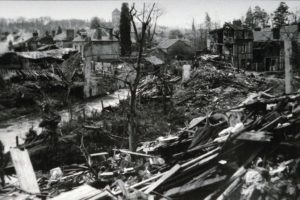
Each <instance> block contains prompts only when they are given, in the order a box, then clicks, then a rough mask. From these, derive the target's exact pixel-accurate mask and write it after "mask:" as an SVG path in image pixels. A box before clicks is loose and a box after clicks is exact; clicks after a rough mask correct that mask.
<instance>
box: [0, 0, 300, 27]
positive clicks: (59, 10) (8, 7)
mask: <svg viewBox="0 0 300 200" xmlns="http://www.w3.org/2000/svg"><path fill="white" fill-rule="evenodd" d="M122 2H123V1H119V0H116V1H84V2H83V1H71V0H70V1H59V3H58V1H40V0H37V1H0V17H5V18H17V17H25V18H37V17H42V16H49V17H51V18H53V19H71V18H76V19H86V20H90V19H91V18H92V17H93V16H98V17H100V18H102V19H105V20H106V21H110V20H111V13H112V11H113V10H114V9H115V8H118V9H119V10H120V9H121V4H122ZM128 2H129V4H131V3H133V2H134V1H128ZM144 2H146V3H153V2H157V3H158V4H159V7H160V8H162V9H163V10H164V14H163V15H162V16H161V17H160V19H159V24H160V25H164V26H168V27H172V28H175V27H176V28H178V27H179V28H190V27H191V23H192V20H193V18H194V19H195V23H196V24H200V23H202V22H203V21H204V18H205V12H208V13H209V15H210V16H211V18H212V20H213V21H216V22H219V23H221V24H223V23H224V22H228V21H232V20H234V19H240V18H241V17H242V16H244V15H245V14H246V11H247V10H248V8H249V7H250V6H251V7H252V8H254V7H255V6H256V5H259V6H260V7H261V8H263V9H265V10H266V11H267V12H268V13H270V12H273V11H274V10H275V9H276V8H277V7H278V5H279V3H280V1H279V0H244V1H239V0H210V1H204V0H186V1H179V0H158V1H152V0H149V1H135V3H136V4H137V6H141V5H142V4H143V3H144ZM285 2H287V5H288V6H289V7H290V10H291V11H295V10H300V1H285Z"/></svg>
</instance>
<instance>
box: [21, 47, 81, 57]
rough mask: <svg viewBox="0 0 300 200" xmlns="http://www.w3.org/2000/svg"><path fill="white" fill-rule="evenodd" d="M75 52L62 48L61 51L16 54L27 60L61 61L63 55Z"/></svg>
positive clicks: (71, 49)
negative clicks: (48, 59) (50, 59)
mask: <svg viewBox="0 0 300 200" xmlns="http://www.w3.org/2000/svg"><path fill="white" fill-rule="evenodd" d="M76 51H77V50H75V49H73V48H63V49H52V50H48V51H29V52H16V54H17V55H18V56H20V57H23V58H28V59H43V58H55V59H62V58H63V56H64V55H66V54H69V53H71V52H76Z"/></svg>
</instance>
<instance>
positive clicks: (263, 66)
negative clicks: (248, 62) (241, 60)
mask: <svg viewBox="0 0 300 200" xmlns="http://www.w3.org/2000/svg"><path fill="white" fill-rule="evenodd" d="M253 36H254V38H253V44H254V48H253V56H254V59H253V66H252V69H253V70H256V71H283V70H284V65H285V53H284V39H285V38H288V39H289V40H291V41H292V49H291V50H292V55H291V64H292V66H293V67H294V69H296V68H297V66H298V65H299V64H300V57H299V55H300V54H299V53H300V51H299V49H300V25H288V26H282V27H281V28H280V29H275V28H273V29H271V28H265V29H262V30H259V31H254V32H253Z"/></svg>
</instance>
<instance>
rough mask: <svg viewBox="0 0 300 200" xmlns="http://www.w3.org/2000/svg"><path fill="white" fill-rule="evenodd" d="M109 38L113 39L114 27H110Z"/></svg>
mask: <svg viewBox="0 0 300 200" xmlns="http://www.w3.org/2000/svg"><path fill="white" fill-rule="evenodd" d="M109 39H110V40H113V29H112V28H111V29H109Z"/></svg>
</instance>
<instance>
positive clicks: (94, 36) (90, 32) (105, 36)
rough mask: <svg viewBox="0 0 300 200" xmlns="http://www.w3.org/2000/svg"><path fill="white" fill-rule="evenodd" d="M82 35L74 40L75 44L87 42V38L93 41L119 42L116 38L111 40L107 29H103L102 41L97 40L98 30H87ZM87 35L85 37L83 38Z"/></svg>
mask: <svg viewBox="0 0 300 200" xmlns="http://www.w3.org/2000/svg"><path fill="white" fill-rule="evenodd" d="M81 34H82V35H78V36H76V37H75V38H74V39H73V42H86V41H87V38H88V37H89V38H91V41H118V40H117V39H116V38H115V37H113V38H110V37H109V33H108V32H107V29H106V28H101V34H102V37H101V39H97V29H87V30H85V32H83V31H82V32H81ZM83 34H85V36H83Z"/></svg>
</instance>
